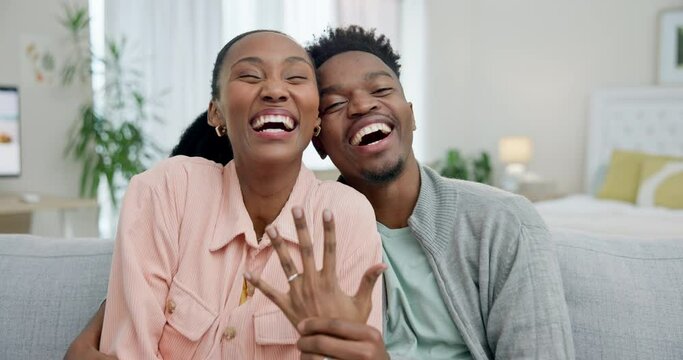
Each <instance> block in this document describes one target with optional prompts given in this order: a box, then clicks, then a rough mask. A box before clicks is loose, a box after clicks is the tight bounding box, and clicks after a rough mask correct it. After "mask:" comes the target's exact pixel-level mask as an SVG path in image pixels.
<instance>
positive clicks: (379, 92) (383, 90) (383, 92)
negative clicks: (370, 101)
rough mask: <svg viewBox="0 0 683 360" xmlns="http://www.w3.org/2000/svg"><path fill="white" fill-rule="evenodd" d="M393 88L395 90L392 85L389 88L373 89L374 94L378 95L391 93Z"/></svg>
mask: <svg viewBox="0 0 683 360" xmlns="http://www.w3.org/2000/svg"><path fill="white" fill-rule="evenodd" d="M392 90H393V88H390V87H387V88H380V89H377V90H375V91H373V92H372V94H373V95H378V96H382V95H388V94H390V93H391V91H392Z"/></svg>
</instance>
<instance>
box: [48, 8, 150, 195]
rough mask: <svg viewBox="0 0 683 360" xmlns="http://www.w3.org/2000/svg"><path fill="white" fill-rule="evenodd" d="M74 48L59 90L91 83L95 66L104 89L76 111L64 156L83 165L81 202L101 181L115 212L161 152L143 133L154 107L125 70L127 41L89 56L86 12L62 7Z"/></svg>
mask: <svg viewBox="0 0 683 360" xmlns="http://www.w3.org/2000/svg"><path fill="white" fill-rule="evenodd" d="M60 22H61V24H62V25H63V26H64V27H65V28H66V30H67V31H68V33H69V43H70V45H71V47H72V49H71V51H70V54H71V55H70V56H69V58H68V59H66V60H65V62H64V65H63V67H62V71H61V80H62V84H63V85H65V86H68V85H70V84H72V83H73V82H74V81H80V82H89V81H90V79H91V75H92V70H91V69H92V68H93V67H94V66H93V65H94V64H99V65H101V66H100V67H101V68H104V69H105V70H104V77H105V81H104V86H102V87H101V88H94V89H93V98H95V99H98V100H99V101H98V102H96V103H94V102H93V101H89V102H87V103H85V104H83V105H82V106H81V108H80V112H79V117H78V119H77V120H76V122H75V123H74V126H73V128H72V131H71V133H70V139H69V142H68V145H67V147H66V149H65V155H66V156H67V157H70V158H72V159H74V160H76V161H78V162H80V163H81V165H82V171H81V179H80V193H81V196H87V197H95V196H96V195H97V191H98V187H99V186H100V182H102V181H104V182H105V184H106V187H107V189H108V193H109V196H110V198H111V201H112V203H113V204H114V206H115V207H116V206H118V202H119V196H120V193H121V191H120V190H121V188H122V186H123V185H124V184H127V183H128V180H130V178H131V177H133V175H135V174H138V173H140V172H142V171H144V170H145V169H146V168H147V165H148V164H150V163H151V162H152V161H153V160H154V159H157V158H158V157H159V156H160V155H161V154H162V153H163V151H162V150H161V149H160V148H159V147H158V146H157V145H156V144H155V143H154V142H153V141H152V140H150V137H149V136H147V134H146V133H145V130H144V129H145V125H146V124H147V123H149V121H151V120H155V121H160V120H159V119H158V117H156V116H154V115H153V114H152V106H153V105H154V102H153V101H152V100H151V99H150V98H149V97H148V96H146V95H145V94H144V92H143V91H142V89H143V86H142V81H141V80H142V78H141V76H142V74H141V73H140V72H139V71H137V70H136V69H134V68H132V67H128V66H127V65H126V64H127V63H126V61H125V59H126V56H125V55H126V54H127V51H128V50H127V47H126V39H125V38H121V39H118V40H116V39H107V40H106V46H105V53H104V55H103V57H101V58H100V57H97V56H94V55H93V52H92V49H91V47H90V44H89V41H88V36H89V35H88V27H89V22H90V18H89V15H88V9H87V8H86V7H69V6H65V7H64V13H63V15H62V18H61V19H60Z"/></svg>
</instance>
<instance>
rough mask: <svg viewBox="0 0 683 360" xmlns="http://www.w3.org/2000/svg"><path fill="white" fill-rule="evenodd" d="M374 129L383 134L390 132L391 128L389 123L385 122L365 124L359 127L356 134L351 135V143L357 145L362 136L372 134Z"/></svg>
mask: <svg viewBox="0 0 683 360" xmlns="http://www.w3.org/2000/svg"><path fill="white" fill-rule="evenodd" d="M375 131H381V132H382V133H384V134H388V133H390V132H391V128H390V127H389V125H387V124H385V123H375V124H370V125H367V126H365V127H364V128H362V129H360V130H359V131H358V132H357V133H356V135H354V136H353V138H352V139H351V145H354V146H355V145H358V144H360V142H361V140H363V136H365V135H367V134H372V133H374V132H375Z"/></svg>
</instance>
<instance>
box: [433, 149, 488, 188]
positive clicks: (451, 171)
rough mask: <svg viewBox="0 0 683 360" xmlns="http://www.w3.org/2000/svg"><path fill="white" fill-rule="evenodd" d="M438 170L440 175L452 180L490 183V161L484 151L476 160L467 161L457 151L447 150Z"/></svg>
mask: <svg viewBox="0 0 683 360" xmlns="http://www.w3.org/2000/svg"><path fill="white" fill-rule="evenodd" d="M438 170H439V173H440V174H441V175H443V176H445V177H448V178H452V179H462V180H472V181H476V182H480V183H484V184H490V183H491V175H492V168H491V159H490V157H489V155H488V153H486V152H485V151H482V152H481V153H480V154H479V156H478V157H476V158H473V159H468V158H466V157H465V156H463V155H462V154H461V153H460V151H459V150H458V149H449V150H448V151H447V152H446V156H445V158H444V159H443V160H442V161H441V162H440V166H439V167H438Z"/></svg>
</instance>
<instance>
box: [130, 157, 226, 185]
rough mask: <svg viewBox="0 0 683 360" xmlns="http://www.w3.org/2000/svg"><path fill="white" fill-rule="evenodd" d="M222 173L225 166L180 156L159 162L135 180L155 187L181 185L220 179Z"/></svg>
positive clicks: (199, 158)
mask: <svg viewBox="0 0 683 360" xmlns="http://www.w3.org/2000/svg"><path fill="white" fill-rule="evenodd" d="M222 171H223V165H221V164H218V163H215V162H213V161H211V160H207V159H205V158H201V157H188V156H182V155H180V156H173V157H170V158H167V159H164V160H161V161H159V162H158V163H157V164H156V165H154V166H153V167H152V168H150V169H148V170H146V171H144V172H142V173H140V174H138V175H136V176H135V177H134V180H135V181H136V182H138V183H143V184H147V185H150V186H153V187H156V186H168V185H171V184H173V185H180V184H189V183H191V182H195V181H211V179H214V178H215V179H220V178H221V174H222Z"/></svg>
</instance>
